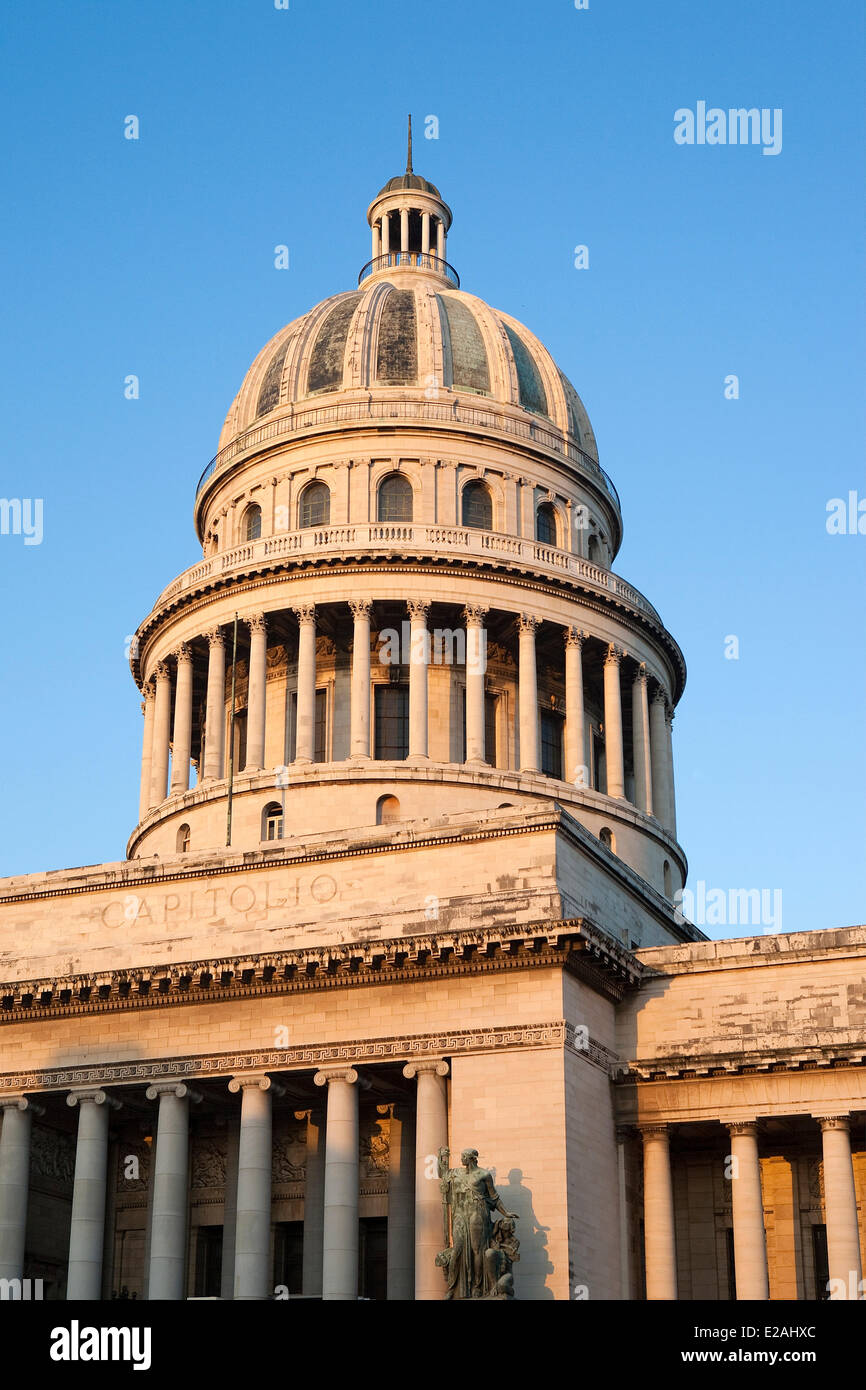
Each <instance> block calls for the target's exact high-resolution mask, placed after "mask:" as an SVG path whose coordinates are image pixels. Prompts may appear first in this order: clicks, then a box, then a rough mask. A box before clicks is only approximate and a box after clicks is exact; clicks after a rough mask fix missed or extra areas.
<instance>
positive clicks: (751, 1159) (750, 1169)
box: [728, 1121, 770, 1299]
mask: <svg viewBox="0 0 866 1390" xmlns="http://www.w3.org/2000/svg"><path fill="white" fill-rule="evenodd" d="M728 1130H729V1131H730V1135H731V1158H732V1159H733V1160H734V1163H733V1171H732V1175H731V1200H732V1204H733V1214H734V1270H735V1273H736V1281H737V1298H738V1299H749V1298H752V1299H762V1298H769V1297H770V1280H769V1274H768V1270H767V1240H766V1236H765V1234H764V1200H763V1195H762V1192H761V1161H760V1158H759V1157H758V1126H757V1125H756V1124H754V1123H753V1122H751V1121H747V1122H738V1123H736V1124H729V1125H728Z"/></svg>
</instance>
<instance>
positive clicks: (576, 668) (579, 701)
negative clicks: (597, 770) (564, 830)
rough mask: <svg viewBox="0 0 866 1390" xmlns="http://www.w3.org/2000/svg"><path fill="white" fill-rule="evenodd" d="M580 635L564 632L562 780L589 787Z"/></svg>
mask: <svg viewBox="0 0 866 1390" xmlns="http://www.w3.org/2000/svg"><path fill="white" fill-rule="evenodd" d="M583 637H584V635H583V633H582V632H580V631H579V630H578V629H577V628H576V627H567V628H566V629H565V780H566V781H567V782H571V784H572V786H576V787H588V786H589V763H588V761H587V757H586V726H585V719H584V708H583Z"/></svg>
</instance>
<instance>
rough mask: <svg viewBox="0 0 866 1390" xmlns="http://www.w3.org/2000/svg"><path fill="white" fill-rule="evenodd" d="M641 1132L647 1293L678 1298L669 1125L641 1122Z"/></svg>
mask: <svg viewBox="0 0 866 1390" xmlns="http://www.w3.org/2000/svg"><path fill="white" fill-rule="evenodd" d="M640 1132H641V1138H642V1139H643V1207H644V1247H645V1253H646V1296H647V1299H649V1300H655V1299H675V1298H676V1296H677V1251H676V1239H675V1235H674V1194H673V1187H672V1184H671V1157H670V1144H669V1138H668V1127H667V1125H641V1126H640Z"/></svg>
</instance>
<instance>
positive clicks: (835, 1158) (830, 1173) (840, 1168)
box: [818, 1115, 862, 1300]
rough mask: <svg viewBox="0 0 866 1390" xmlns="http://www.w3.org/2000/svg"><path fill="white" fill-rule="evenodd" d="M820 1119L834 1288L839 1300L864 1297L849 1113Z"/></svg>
mask: <svg viewBox="0 0 866 1390" xmlns="http://www.w3.org/2000/svg"><path fill="white" fill-rule="evenodd" d="M818 1123H819V1124H820V1126H821V1139H822V1144H823V1152H824V1204H825V1208H826V1216H827V1263H828V1266H829V1274H830V1281H831V1282H830V1292H831V1296H832V1297H833V1298H834V1299H835V1300H841V1299H851V1298H860V1297H862V1294H861V1292H860V1280H861V1278H862V1268H861V1264H860V1236H859V1232H858V1229H857V1193H856V1189H855V1187H854V1168H853V1166H852V1163H851V1132H850V1118H849V1116H847V1115H824V1116H821V1117H819V1118H818ZM837 1281H839V1282H837ZM834 1285H835V1288H834Z"/></svg>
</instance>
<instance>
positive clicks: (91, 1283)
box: [66, 1086, 119, 1303]
mask: <svg viewBox="0 0 866 1390" xmlns="http://www.w3.org/2000/svg"><path fill="white" fill-rule="evenodd" d="M66 1104H67V1105H71V1106H78V1138H77V1141H76V1145H75V1178H74V1181H73V1185H72V1222H71V1225H70V1228H69V1271H68V1274H67V1280H66V1298H67V1301H68V1302H70V1303H73V1302H75V1301H77V1300H78V1299H88V1300H95V1299H99V1298H101V1296H102V1252H103V1246H104V1243H105V1197H106V1181H107V1176H108V1115H109V1111H110V1110H111V1108H112V1107H114V1108H115V1109H118V1108H119V1106H118V1102H117V1101H116V1100H111V1099H109V1097H108V1096H107V1095H106V1094H105V1092H104V1091H101V1090H99V1088H98V1087H96V1086H88V1087H82V1088H81V1089H80V1090H75V1091H70V1093H69V1095H68V1096H67V1097H66Z"/></svg>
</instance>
